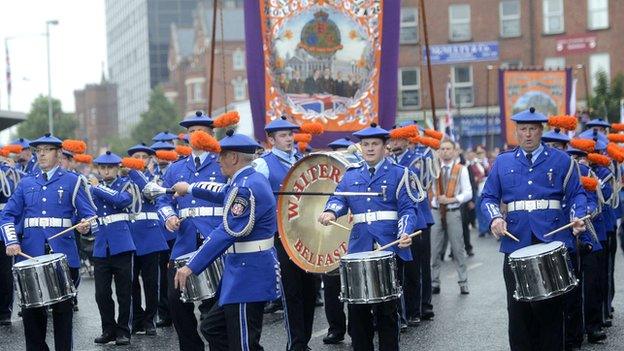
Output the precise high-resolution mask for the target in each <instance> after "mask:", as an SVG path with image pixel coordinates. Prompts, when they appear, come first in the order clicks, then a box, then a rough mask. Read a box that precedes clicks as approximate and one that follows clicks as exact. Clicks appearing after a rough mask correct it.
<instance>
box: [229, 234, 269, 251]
mask: <svg viewBox="0 0 624 351" xmlns="http://www.w3.org/2000/svg"><path fill="white" fill-rule="evenodd" d="M274 242H275V239H274V238H273V237H271V238H268V239H263V240H254V241H244V242H237V243H234V244H232V246H230V247H229V248H228V249H227V251H226V252H227V253H250V252H258V251H264V250H268V249H270V248H272V247H273V243H274Z"/></svg>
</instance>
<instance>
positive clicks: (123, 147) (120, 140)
mask: <svg viewBox="0 0 624 351" xmlns="http://www.w3.org/2000/svg"><path fill="white" fill-rule="evenodd" d="M104 140H105V141H106V144H107V145H108V149H109V150H110V151H112V152H114V153H116V154H117V155H119V156H120V157H126V155H127V154H126V151H128V149H129V148H130V147H131V146H133V145H135V144H137V142H134V141H133V140H132V139H131V138H124V137H122V136H119V135H113V136H110V137H108V138H105V139H104ZM93 156H94V157H97V156H99V155H93Z"/></svg>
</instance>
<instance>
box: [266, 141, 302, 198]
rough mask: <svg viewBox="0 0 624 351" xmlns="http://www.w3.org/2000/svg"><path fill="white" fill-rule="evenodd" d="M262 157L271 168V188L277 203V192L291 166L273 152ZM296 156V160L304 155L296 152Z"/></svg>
mask: <svg viewBox="0 0 624 351" xmlns="http://www.w3.org/2000/svg"><path fill="white" fill-rule="evenodd" d="M261 157H262V159H263V160H264V161H265V162H266V164H267V167H268V168H269V184H270V185H271V189H272V191H273V193H274V197H275V201H276V203H277V195H276V194H275V192H276V191H279V190H280V188H281V186H282V182H283V181H284V179H285V178H286V175H287V174H288V171H289V170H290V167H288V166H287V165H286V164H284V162H282V161H280V158H279V156H277V155H275V154H274V153H273V152H267V153H265V154H264V155H262V156H261ZM294 157H295V159H296V160H300V159H301V157H303V156H302V155H301V154H300V153H296V154H295V155H294Z"/></svg>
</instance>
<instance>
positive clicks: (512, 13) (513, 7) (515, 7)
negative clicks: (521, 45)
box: [499, 0, 521, 38]
mask: <svg viewBox="0 0 624 351" xmlns="http://www.w3.org/2000/svg"><path fill="white" fill-rule="evenodd" d="M499 15H500V35H501V37H503V38H513V37H519V36H520V34H521V31H520V0H504V1H501V2H500V7H499Z"/></svg>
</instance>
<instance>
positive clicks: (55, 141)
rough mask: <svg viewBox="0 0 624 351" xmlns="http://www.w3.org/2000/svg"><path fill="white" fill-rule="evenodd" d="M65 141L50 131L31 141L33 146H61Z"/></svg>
mask: <svg viewBox="0 0 624 351" xmlns="http://www.w3.org/2000/svg"><path fill="white" fill-rule="evenodd" d="M62 144H63V141H62V140H61V139H59V138H57V137H55V136H54V135H52V134H50V133H46V134H45V135H44V136H42V137H41V138H39V139H35V140H33V141H31V142H30V146H31V147H37V146H38V145H54V146H56V147H61V145H62Z"/></svg>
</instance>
